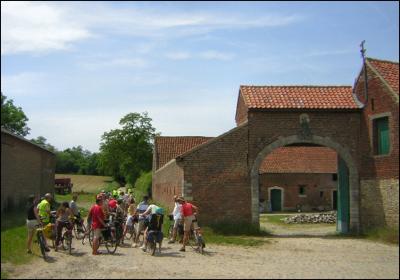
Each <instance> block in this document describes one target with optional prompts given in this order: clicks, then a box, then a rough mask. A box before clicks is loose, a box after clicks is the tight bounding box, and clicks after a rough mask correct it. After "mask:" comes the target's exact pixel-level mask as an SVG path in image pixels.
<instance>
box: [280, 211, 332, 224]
mask: <svg viewBox="0 0 400 280" xmlns="http://www.w3.org/2000/svg"><path fill="white" fill-rule="evenodd" d="M283 221H284V222H285V223H286V224H321V223H325V224H334V223H336V212H328V213H318V214H298V215H294V216H291V217H288V218H285V219H284V220H283Z"/></svg>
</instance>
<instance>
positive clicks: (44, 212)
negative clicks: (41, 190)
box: [37, 193, 53, 252]
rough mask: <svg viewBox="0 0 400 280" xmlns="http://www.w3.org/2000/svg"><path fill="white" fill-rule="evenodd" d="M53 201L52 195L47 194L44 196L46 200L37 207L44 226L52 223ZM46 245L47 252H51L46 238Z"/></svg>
mask: <svg viewBox="0 0 400 280" xmlns="http://www.w3.org/2000/svg"><path fill="white" fill-rule="evenodd" d="M52 199H53V197H52V196H51V194H50V193H46V194H45V196H44V199H43V200H42V201H41V202H40V203H39V204H38V205H37V209H38V210H39V217H40V220H41V222H42V224H43V226H46V225H47V224H48V223H50V210H51V209H50V202H51V200H52ZM44 243H45V246H46V252H49V251H50V249H49V246H48V245H47V241H46V238H44Z"/></svg>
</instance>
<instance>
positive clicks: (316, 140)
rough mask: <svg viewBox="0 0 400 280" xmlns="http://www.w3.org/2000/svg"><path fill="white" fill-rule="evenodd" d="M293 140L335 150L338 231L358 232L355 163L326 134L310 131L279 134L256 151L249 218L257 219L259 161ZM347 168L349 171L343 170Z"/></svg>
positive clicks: (345, 151)
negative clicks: (337, 168)
mask: <svg viewBox="0 0 400 280" xmlns="http://www.w3.org/2000/svg"><path fill="white" fill-rule="evenodd" d="M292 144H316V145H321V146H325V147H329V148H331V149H333V150H335V151H336V152H337V154H338V157H339V158H338V161H339V170H338V171H339V172H338V173H339V188H338V189H339V194H338V197H339V207H338V208H339V209H338V222H337V229H338V231H339V232H342V233H347V232H349V231H351V232H359V224H360V221H359V183H358V182H359V180H358V172H357V167H356V164H355V162H354V160H353V159H352V157H351V155H350V153H349V152H348V150H347V149H346V148H344V147H342V146H341V145H339V144H338V143H336V142H334V141H332V140H331V139H329V138H328V137H325V138H324V137H321V136H317V135H312V136H310V137H309V138H308V139H304V138H302V137H300V136H299V135H292V136H288V137H280V138H279V139H278V140H276V141H274V142H273V143H271V144H269V145H267V146H266V147H265V148H264V149H262V150H261V152H259V153H258V155H257V157H256V159H255V161H254V163H253V167H252V168H251V175H250V176H251V203H252V222H253V223H255V224H258V223H259V176H260V175H259V169H260V165H261V163H262V161H263V160H264V159H265V157H266V156H267V155H268V154H269V153H271V152H272V151H273V150H275V149H276V148H279V147H284V146H288V145H292ZM347 169H348V171H349V172H348V173H347V172H346V170H347Z"/></svg>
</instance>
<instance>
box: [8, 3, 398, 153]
mask: <svg viewBox="0 0 400 280" xmlns="http://www.w3.org/2000/svg"><path fill="white" fill-rule="evenodd" d="M362 40H366V49H367V56H370V57H374V58H380V59H387V60H394V61H398V60H399V4H398V3H397V2H381V1H380V2H85V3H81V2H73V3H68V2H57V3H52V2H35V3H30V2H7V1H2V2H1V91H2V92H3V94H5V95H6V96H7V97H8V98H11V99H13V100H14V104H16V105H18V106H21V107H22V108H23V110H24V112H25V113H26V115H27V116H28V118H29V122H28V126H29V127H30V128H31V134H30V135H28V136H27V138H29V139H30V138H34V137H37V136H39V135H41V136H44V137H45V138H47V140H48V142H49V143H50V144H52V145H54V146H55V147H56V148H58V149H65V148H68V147H72V146H77V145H82V146H83V147H84V148H86V149H89V150H90V151H92V152H96V151H98V148H99V143H100V140H101V135H102V134H103V133H104V132H105V131H109V130H110V129H113V128H117V127H118V126H119V125H118V122H119V120H120V119H121V118H122V117H123V116H124V115H126V114H127V113H129V112H144V111H147V112H148V113H149V116H150V117H151V118H152V119H153V125H154V126H155V127H156V129H157V130H158V131H159V132H161V134H162V135H165V136H167V135H171V136H179V135H200V136H217V135H220V134H222V133H224V132H226V131H227V130H229V129H231V128H233V127H234V126H235V122H234V117H235V109H236V101H237V95H238V89H239V86H240V85H244V84H247V85H353V82H354V79H355V78H356V75H357V74H358V72H359V71H360V68H361V58H360V53H359V44H360V42H361V41H362Z"/></svg>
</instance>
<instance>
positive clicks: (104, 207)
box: [27, 189, 198, 255]
mask: <svg viewBox="0 0 400 280" xmlns="http://www.w3.org/2000/svg"><path fill="white" fill-rule="evenodd" d="M77 198H78V195H77V194H74V195H73V197H72V200H71V201H70V202H69V203H68V202H63V203H62V204H61V205H60V207H59V208H58V210H57V212H56V215H55V217H54V218H55V219H56V220H55V229H56V238H55V240H56V242H55V250H56V251H57V250H58V247H59V245H60V241H61V236H62V231H63V228H64V227H66V228H67V229H70V227H72V226H73V223H74V222H75V223H76V225H77V226H79V225H80V224H82V223H81V222H83V221H82V218H81V216H80V211H79V208H78V206H77ZM52 199H53V198H52V195H51V194H49V193H47V194H46V195H45V196H44V197H43V198H42V200H41V201H40V202H39V203H38V200H37V198H35V196H33V195H32V196H30V197H29V199H28V201H29V207H28V210H27V227H28V244H27V252H28V253H32V237H33V234H34V229H35V228H36V227H37V226H41V227H45V226H46V225H47V224H49V223H50V222H51V217H52V213H51V207H50V204H51V202H52ZM174 202H175V207H174V210H173V212H172V215H173V219H174V226H173V234H172V238H171V239H170V240H169V242H168V243H174V242H175V241H176V236H177V231H178V227H179V225H182V224H183V228H184V238H183V242H182V248H181V249H180V251H182V252H184V251H185V246H186V244H187V241H188V239H189V232H190V229H191V226H192V224H193V227H194V228H195V229H196V228H198V226H197V223H196V219H195V214H196V213H197V212H198V209H197V207H196V206H194V205H193V204H191V203H188V202H186V201H185V200H184V199H183V198H182V197H178V196H174ZM163 216H164V209H163V208H162V207H159V206H157V205H155V204H149V198H148V197H147V196H144V197H143V201H141V202H140V203H139V204H138V205H136V203H135V198H134V197H133V192H132V190H131V189H128V192H127V193H126V194H125V193H124V192H118V191H117V190H114V191H112V192H105V191H102V192H100V193H99V194H98V195H97V196H96V203H95V204H94V205H93V206H92V207H91V208H90V211H89V215H88V217H87V223H88V225H89V226H88V230H87V231H86V232H84V231H83V230H82V228H78V232H81V233H82V234H89V230H92V231H93V237H94V238H93V246H92V254H93V255H98V254H101V252H99V251H98V248H99V245H100V242H99V241H100V238H101V237H102V232H103V231H104V229H105V228H106V227H107V226H108V224H107V222H109V221H110V219H112V220H113V222H114V224H115V228H116V231H117V236H119V237H120V240H121V242H123V240H124V238H125V236H126V234H127V232H128V231H132V230H134V231H135V233H136V234H135V235H134V236H135V239H134V240H133V244H132V247H138V244H139V238H140V235H141V234H143V236H144V238H143V241H144V242H143V244H142V246H141V247H140V248H141V249H142V250H143V251H146V245H147V237H148V234H149V232H151V231H153V232H154V231H156V232H158V233H161V230H162V224H163ZM52 222H54V221H52ZM161 234H162V233H161ZM161 240H162V236H161ZM159 242H160V247H161V241H159ZM45 247H46V251H47V252H48V251H50V249H49V246H48V245H47V242H45Z"/></svg>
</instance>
